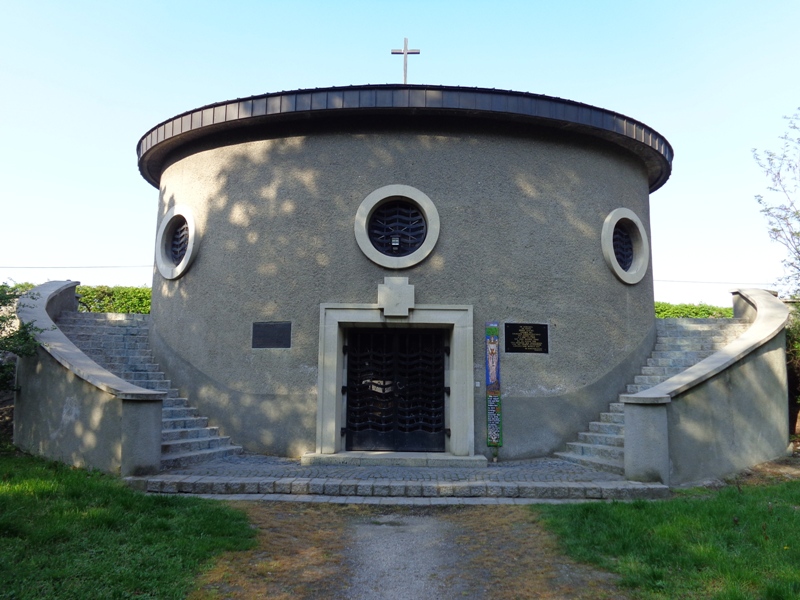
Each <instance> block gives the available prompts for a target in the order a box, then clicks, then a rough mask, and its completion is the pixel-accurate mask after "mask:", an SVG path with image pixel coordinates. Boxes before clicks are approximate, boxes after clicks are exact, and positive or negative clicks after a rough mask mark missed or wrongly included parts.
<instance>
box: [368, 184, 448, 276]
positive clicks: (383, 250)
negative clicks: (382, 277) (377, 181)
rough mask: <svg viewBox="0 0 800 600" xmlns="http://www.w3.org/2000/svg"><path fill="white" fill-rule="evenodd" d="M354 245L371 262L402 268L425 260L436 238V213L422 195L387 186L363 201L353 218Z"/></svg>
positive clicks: (414, 191) (426, 197)
mask: <svg viewBox="0 0 800 600" xmlns="http://www.w3.org/2000/svg"><path fill="white" fill-rule="evenodd" d="M355 235H356V242H358V246H359V247H360V248H361V251H362V252H363V253H364V254H365V255H366V256H367V258H369V259H370V260H371V261H372V262H374V263H377V264H379V265H381V266H383V267H387V268H389V269H405V268H407V267H412V266H414V265H416V264H418V263H419V262H421V261H422V260H424V259H425V258H426V257H427V256H428V255H429V254H430V253H431V251H432V250H433V247H434V246H435V245H436V241H437V239H438V238H439V213H438V211H437V210H436V207H435V206H434V205H433V202H431V199H430V198H428V196H426V195H425V194H423V193H422V192H421V191H419V190H418V189H416V188H413V187H411V186H408V185H399V184H396V185H387V186H384V187H382V188H380V189H377V190H375V191H374V192H372V193H371V194H370V195H369V196H367V197H366V198H364V201H363V202H362V203H361V206H359V207H358V211H357V212H356V219H355Z"/></svg>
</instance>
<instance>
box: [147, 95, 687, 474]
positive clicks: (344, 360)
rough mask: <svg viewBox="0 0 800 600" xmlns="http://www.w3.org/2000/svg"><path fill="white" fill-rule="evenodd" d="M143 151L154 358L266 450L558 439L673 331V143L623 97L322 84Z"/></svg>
mask: <svg viewBox="0 0 800 600" xmlns="http://www.w3.org/2000/svg"><path fill="white" fill-rule="evenodd" d="M138 156H139V168H140V171H141V173H142V175H143V177H144V178H145V179H146V180H147V181H148V182H150V183H151V184H152V185H153V186H154V187H156V188H157V189H158V190H159V196H158V211H157V219H156V228H157V229H156V231H157V236H156V249H155V267H156V268H155V269H154V279H153V298H152V313H151V317H150V342H151V347H152V349H153V352H154V354H155V359H156V360H157V361H158V362H159V363H160V364H161V365H162V367H163V368H164V370H165V372H166V373H167V375H168V377H169V378H170V379H171V380H172V385H173V386H175V387H177V388H179V389H180V390H181V394H182V395H186V396H187V397H188V398H190V400H191V402H192V404H193V405H194V406H197V407H198V408H199V409H200V412H201V414H204V415H206V416H208V417H209V419H210V424H212V425H216V426H219V428H220V429H221V431H222V432H223V433H224V434H225V435H228V436H231V438H232V440H233V441H234V442H235V443H236V444H239V445H241V446H243V447H244V448H245V449H246V450H247V451H250V452H255V453H262V454H273V455H280V456H289V457H300V456H306V457H307V459H320V460H325V459H328V460H332V461H335V460H337V459H338V460H348V458H352V457H357V456H361V457H364V456H367V457H368V456H371V455H373V454H374V455H375V456H395V453H409V454H408V456H420V457H433V458H432V460H435V459H436V458H437V457H440V458H441V459H442V460H454V461H458V460H467V461H470V460H473V461H483V460H485V458H484V457H489V458H490V457H492V456H498V457H499V458H500V459H501V460H502V459H517V458H529V457H537V456H547V455H549V454H552V453H553V452H556V451H558V450H561V449H563V447H564V445H565V444H566V442H569V441H572V440H574V439H575V437H576V435H577V433H578V432H579V431H582V430H583V429H585V427H586V424H587V423H588V422H589V421H592V420H594V419H596V418H597V415H598V414H599V413H600V412H602V411H604V410H606V409H607V408H608V405H609V403H611V402H615V401H616V399H617V396H618V395H619V394H620V393H622V392H624V390H625V386H626V384H627V383H630V382H631V381H632V380H633V376H634V375H635V374H637V373H638V372H639V370H640V368H641V366H642V364H643V363H644V360H645V358H646V357H647V355H648V354H649V353H650V351H651V350H652V348H653V343H654V339H655V318H654V312H653V280H652V266H651V256H650V243H649V240H650V210H649V195H650V193H651V192H653V191H655V190H657V189H658V188H659V187H660V186H662V185H663V184H664V183H665V182H666V180H667V179H668V177H669V175H670V171H671V163H672V148H671V147H670V145H669V143H668V142H667V141H666V140H665V139H664V138H663V137H662V136H661V135H660V134H658V133H657V132H656V131H654V130H653V129H651V128H649V127H648V126H646V125H644V124H642V123H641V122H638V121H635V120H633V119H631V118H628V117H625V116H623V115H620V114H617V113H614V112H611V111H608V110H604V109H600V108H596V107H593V106H588V105H585V104H581V103H577V102H572V101H568V100H563V99H559V98H553V97H548V96H542V95H535V94H529V93H519V92H510V91H500V90H488V89H475V88H460V87H443V86H417V85H367V86H355V87H340V88H327V89H313V90H299V91H291V92H281V93H273V94H266V95H261V96H254V97H250V98H245V99H239V100H233V101H230V102H222V103H218V104H214V105H210V106H206V107H203V108H199V109H196V110H192V111H189V112H186V113H184V114H182V115H178V116H176V117H174V118H172V119H169V120H167V121H165V122H163V123H161V124H159V125H158V126H156V127H154V128H153V129H152V130H150V131H149V132H148V133H147V134H146V135H145V136H144V137H143V138H142V139H141V141H140V142H139V146H138ZM410 453H417V454H410Z"/></svg>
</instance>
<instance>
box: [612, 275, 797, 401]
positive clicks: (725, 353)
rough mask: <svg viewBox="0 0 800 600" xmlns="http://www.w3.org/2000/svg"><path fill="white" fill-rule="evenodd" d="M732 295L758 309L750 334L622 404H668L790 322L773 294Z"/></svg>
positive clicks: (627, 397)
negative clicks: (740, 297)
mask: <svg viewBox="0 0 800 600" xmlns="http://www.w3.org/2000/svg"><path fill="white" fill-rule="evenodd" d="M732 293H733V294H738V295H740V296H742V297H743V298H744V299H745V300H746V301H747V302H748V303H750V304H751V305H752V306H753V307H754V308H755V309H756V318H755V320H754V321H753V324H752V325H750V327H749V328H748V329H747V331H745V332H744V333H743V334H742V335H740V336H739V337H738V338H736V339H735V340H733V341H732V342H731V343H730V344H728V345H727V346H725V347H724V348H722V349H721V350H719V351H717V352H715V353H714V354H712V355H711V356H709V357H708V358H705V359H703V360H701V361H700V362H699V363H697V364H696V365H693V366H691V367H689V368H688V369H686V370H685V371H683V372H682V373H678V374H677V375H675V376H674V377H670V378H669V379H667V380H666V381H664V382H662V383H659V384H658V385H655V386H653V387H651V388H650V389H647V390H644V391H642V392H639V393H638V394H623V395H621V396H620V402H623V403H625V404H665V403H666V402H668V401H671V399H673V398H675V397H676V396H678V395H679V394H682V393H684V392H686V391H688V390H690V389H691V388H693V387H695V386H697V385H700V384H701V383H703V382H704V381H707V380H709V379H711V378H712V377H714V376H715V375H717V374H718V373H721V372H722V371H724V370H725V369H727V368H728V367H730V366H731V365H732V364H734V363H736V362H738V361H739V360H741V359H743V358H744V357H746V356H747V355H749V354H752V353H753V352H755V351H756V350H757V349H758V348H760V347H761V346H763V345H764V344H766V343H767V342H769V341H770V340H771V339H773V338H774V337H775V336H776V335H778V334H779V333H780V332H781V331H783V328H784V327H785V326H786V323H787V322H788V320H789V309H788V308H787V307H786V306H785V305H784V304H783V302H781V301H780V300H778V299H777V298H776V297H775V296H773V295H772V293H771V292H769V291H767V290H761V289H756V288H748V289H736V290H733V291H732Z"/></svg>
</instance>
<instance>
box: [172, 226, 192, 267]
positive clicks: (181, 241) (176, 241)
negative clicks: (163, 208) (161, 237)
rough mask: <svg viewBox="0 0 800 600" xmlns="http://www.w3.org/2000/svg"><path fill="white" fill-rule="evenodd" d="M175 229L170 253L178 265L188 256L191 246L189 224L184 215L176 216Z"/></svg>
mask: <svg viewBox="0 0 800 600" xmlns="http://www.w3.org/2000/svg"><path fill="white" fill-rule="evenodd" d="M173 227H174V230H173V232H172V244H171V245H170V255H171V258H172V262H173V263H174V264H175V265H176V266H177V265H179V264H181V261H182V260H183V258H184V257H185V256H186V250H187V249H188V248H189V224H188V223H187V222H186V219H185V218H184V217H183V215H178V216H177V217H176V218H175V224H174V225H173Z"/></svg>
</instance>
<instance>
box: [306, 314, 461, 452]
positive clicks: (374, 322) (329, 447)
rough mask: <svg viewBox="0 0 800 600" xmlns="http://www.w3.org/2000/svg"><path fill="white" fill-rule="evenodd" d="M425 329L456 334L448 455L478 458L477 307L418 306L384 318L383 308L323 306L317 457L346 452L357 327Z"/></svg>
mask: <svg viewBox="0 0 800 600" xmlns="http://www.w3.org/2000/svg"><path fill="white" fill-rule="evenodd" d="M359 326H362V327H363V326H367V327H370V326H371V327H376V326H378V327H379V326H387V327H424V328H443V329H447V330H449V332H450V340H449V342H450V360H449V369H448V372H447V375H446V376H447V377H448V380H449V386H450V396H449V398H448V399H447V401H446V404H445V418H446V426H447V427H449V428H450V438H449V439H446V440H445V452H447V453H449V454H451V455H453V456H474V454H475V412H474V407H475V399H474V388H473V372H472V371H473V351H472V345H473V344H472V342H473V340H472V338H473V326H472V306H470V305H416V306H414V307H413V308H411V309H410V310H409V311H408V316H402V317H393V316H386V315H385V314H384V308H383V307H382V305H380V304H321V305H320V325H319V331H320V333H319V359H318V360H319V363H318V364H319V375H318V381H317V444H316V452H317V454H336V453H338V452H342V451H343V449H344V438H343V437H342V435H341V430H342V427H344V425H345V423H346V421H345V417H346V414H345V402H344V398H343V396H342V385H343V384H344V364H345V363H344V360H345V357H344V353H343V351H342V349H343V347H344V344H345V341H346V339H347V329H349V328H351V327H359Z"/></svg>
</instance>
